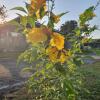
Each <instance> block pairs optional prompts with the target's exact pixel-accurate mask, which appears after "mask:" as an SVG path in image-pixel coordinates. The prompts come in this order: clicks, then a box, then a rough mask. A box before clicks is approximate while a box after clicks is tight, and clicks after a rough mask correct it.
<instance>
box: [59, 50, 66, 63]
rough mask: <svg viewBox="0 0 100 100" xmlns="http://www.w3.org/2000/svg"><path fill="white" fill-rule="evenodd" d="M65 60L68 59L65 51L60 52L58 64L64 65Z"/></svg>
mask: <svg viewBox="0 0 100 100" xmlns="http://www.w3.org/2000/svg"><path fill="white" fill-rule="evenodd" d="M67 59H68V55H67V51H66V50H63V51H62V52H61V55H60V58H59V62H61V63H64V62H65V61H66V60H67Z"/></svg>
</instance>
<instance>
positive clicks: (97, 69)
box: [80, 61, 100, 100]
mask: <svg viewBox="0 0 100 100" xmlns="http://www.w3.org/2000/svg"><path fill="white" fill-rule="evenodd" d="M80 72H81V73H82V74H83V75H84V76H85V79H84V80H85V87H86V88H87V89H88V90H89V92H90V93H82V97H83V98H84V99H82V100H100V62H99V61H98V62H95V63H93V64H88V65H83V66H82V67H81V69H80Z"/></svg>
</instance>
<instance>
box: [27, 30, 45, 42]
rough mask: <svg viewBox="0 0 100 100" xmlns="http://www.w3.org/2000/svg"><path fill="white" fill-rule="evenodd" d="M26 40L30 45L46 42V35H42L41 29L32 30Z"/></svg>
mask: <svg viewBox="0 0 100 100" xmlns="http://www.w3.org/2000/svg"><path fill="white" fill-rule="evenodd" d="M26 38H27V40H28V41H29V42H31V43H32V44H34V43H38V42H43V41H46V40H47V35H46V34H45V33H43V31H42V28H33V29H32V30H30V32H29V33H28V34H27V36H26Z"/></svg>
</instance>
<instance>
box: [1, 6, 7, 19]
mask: <svg viewBox="0 0 100 100" xmlns="http://www.w3.org/2000/svg"><path fill="white" fill-rule="evenodd" d="M6 16H7V15H6V7H5V6H4V5H3V6H0V19H1V21H4V19H5V18H6Z"/></svg>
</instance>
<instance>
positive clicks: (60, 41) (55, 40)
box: [50, 33, 64, 50]
mask: <svg viewBox="0 0 100 100" xmlns="http://www.w3.org/2000/svg"><path fill="white" fill-rule="evenodd" d="M50 45H51V46H55V47H56V48H57V49H58V50H61V49H63V48H64V37H63V36H62V35H61V34H59V33H53V37H52V39H51V40H50Z"/></svg>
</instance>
